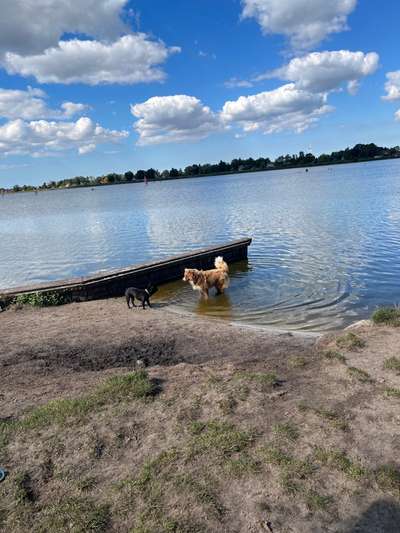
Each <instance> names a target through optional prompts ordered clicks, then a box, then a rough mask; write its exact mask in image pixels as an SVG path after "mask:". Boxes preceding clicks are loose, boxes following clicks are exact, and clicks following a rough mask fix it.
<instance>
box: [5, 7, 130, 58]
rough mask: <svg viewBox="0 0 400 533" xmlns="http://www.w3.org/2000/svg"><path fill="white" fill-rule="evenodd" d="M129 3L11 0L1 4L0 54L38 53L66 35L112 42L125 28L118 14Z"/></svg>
mask: <svg viewBox="0 0 400 533" xmlns="http://www.w3.org/2000/svg"><path fill="white" fill-rule="evenodd" d="M127 2H128V0H79V2H77V1H71V0H11V1H3V2H1V17H0V55H1V53H2V52H15V53H18V54H22V55H28V54H35V53H40V52H43V51H44V50H46V49H47V48H50V47H52V46H56V45H57V44H58V41H59V40H60V38H61V37H62V35H63V34H65V33H71V34H84V35H87V36H94V37H97V38H100V39H115V38H117V37H119V36H120V35H121V34H122V33H126V32H127V31H128V28H127V27H126V26H125V24H124V23H123V22H122V19H121V13H122V10H123V8H124V7H125V5H126V4H127Z"/></svg>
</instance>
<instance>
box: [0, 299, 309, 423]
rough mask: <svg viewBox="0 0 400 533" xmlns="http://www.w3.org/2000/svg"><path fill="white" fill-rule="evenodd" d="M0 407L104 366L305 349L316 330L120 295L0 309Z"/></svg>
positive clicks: (25, 402) (22, 402)
mask: <svg viewBox="0 0 400 533" xmlns="http://www.w3.org/2000/svg"><path fill="white" fill-rule="evenodd" d="M0 330H1V340H2V350H1V353H0V368H1V374H2V377H3V379H4V380H5V382H6V383H12V386H11V387H8V388H5V389H3V390H2V392H1V393H0V410H1V412H3V413H7V414H12V413H15V410H17V411H19V410H20V409H22V408H25V407H27V406H29V405H35V404H37V403H43V402H46V401H48V400H49V399H52V398H54V397H58V396H59V395H60V394H64V393H68V394H71V393H78V392H79V391H80V390H82V389H84V388H85V387H86V386H88V385H89V384H90V383H93V382H96V381H98V380H99V379H101V377H102V376H103V374H104V373H107V371H111V370H112V369H115V368H121V367H125V368H126V367H128V368H129V367H130V368H132V367H133V366H134V365H135V362H136V360H137V359H141V360H143V361H144V362H145V364H146V366H154V365H165V366H171V365H175V364H177V363H182V362H185V363H205V362H212V361H215V362H218V361H222V360H224V361H227V362H228V361H249V362H250V361H255V360H263V359H271V360H274V359H276V358H283V359H285V358H286V357H287V356H288V354H292V353H296V354H300V355H301V354H307V353H310V351H312V349H313V346H314V344H315V342H316V340H317V339H318V338H319V336H318V334H313V333H296V332H286V331H281V330H274V329H272V328H258V327H249V326H241V325H238V324H232V323H229V322H224V321H219V320H209V319H204V318H198V317H196V316H194V315H183V314H181V313H177V312H174V311H170V310H169V309H167V307H166V306H165V305H164V304H162V303H160V304H158V305H157V304H154V306H153V308H152V309H149V310H145V311H143V310H142V309H139V308H138V309H134V310H128V309H127V307H126V304H125V301H124V299H122V298H114V299H108V300H100V301H92V302H83V303H79V304H77V303H75V304H69V305H64V306H60V307H47V308H30V307H28V306H27V307H24V308H22V309H19V310H18V309H15V308H10V309H9V310H7V311H6V312H3V313H1V314H0Z"/></svg>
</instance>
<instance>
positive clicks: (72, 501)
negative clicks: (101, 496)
mask: <svg viewBox="0 0 400 533" xmlns="http://www.w3.org/2000/svg"><path fill="white" fill-rule="evenodd" d="M110 517H111V515H110V509H109V506H108V505H104V504H101V503H99V502H97V501H95V500H94V499H91V498H82V497H67V498H65V499H63V500H62V501H60V502H57V503H55V504H53V505H49V506H47V507H46V508H45V510H44V511H43V513H42V516H41V517H40V518H41V519H39V523H38V524H37V525H36V527H35V531H37V532H38V533H48V532H53V531H54V532H57V533H64V532H65V533H89V532H93V533H103V532H106V531H109V530H110V529H109V526H110Z"/></svg>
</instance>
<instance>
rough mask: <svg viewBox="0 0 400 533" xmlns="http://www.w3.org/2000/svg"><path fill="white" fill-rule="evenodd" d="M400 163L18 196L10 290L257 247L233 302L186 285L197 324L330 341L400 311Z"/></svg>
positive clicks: (183, 296)
mask: <svg viewBox="0 0 400 533" xmlns="http://www.w3.org/2000/svg"><path fill="white" fill-rule="evenodd" d="M399 192H400V161H385V162H374V163H367V164H357V165H339V166H336V167H321V168H311V169H310V170H309V172H308V173H305V172H304V171H302V170H296V169H293V170H288V171H279V172H267V173H257V174H247V175H246V174H245V175H240V176H219V177H210V178H201V179H194V180H179V181H176V182H173V181H169V182H167V183H150V184H149V185H148V186H147V187H145V186H144V185H126V186H114V187H104V188H97V189H95V190H94V191H91V190H90V189H82V190H65V191H51V192H50V191H49V192H43V193H40V194H37V195H34V194H29V193H28V194H20V195H15V196H12V195H9V196H5V197H3V198H2V200H1V202H0V234H1V239H0V287H9V286H12V285H20V284H26V283H31V282H35V281H45V280H48V279H60V278H65V277H70V276H80V275H85V274H88V273H93V272H96V271H99V270H104V269H110V268H115V267H119V266H125V265H129V264H135V263H141V262H144V261H147V260H150V259H153V258H162V257H167V256H170V255H174V254H177V253H183V252H189V251H190V250H193V249H196V248H199V247H203V246H205V245H211V244H218V243H223V242H226V241H228V240H232V239H238V238H241V237H243V236H252V237H253V244H252V246H251V247H250V250H249V262H248V263H246V264H238V265H232V271H231V277H232V282H231V287H230V289H229V290H228V292H227V293H226V297H215V298H214V297H212V298H210V300H209V301H208V302H207V303H206V302H199V300H198V297H199V295H198V293H197V292H196V293H195V292H193V291H192V289H191V288H190V287H189V286H188V285H186V284H184V283H182V282H176V283H173V284H169V285H167V286H165V287H163V288H162V290H161V291H160V295H159V297H158V300H159V301H160V302H162V301H163V302H167V303H170V304H171V305H175V306H178V307H180V308H182V309H183V310H184V311H187V312H197V313H200V314H203V315H204V314H206V315H212V316H218V317H220V318H221V317H222V318H229V319H231V320H243V321H246V322H250V323H255V324H273V325H277V326H280V327H289V328H311V329H327V328H331V327H336V326H342V325H344V324H347V323H349V322H350V321H352V320H354V319H357V318H364V317H365V316H368V315H369V314H370V313H371V311H372V310H373V309H374V308H375V306H376V305H379V304H392V303H398V302H399V301H400V282H399V280H400V261H398V257H399V256H400V194H399Z"/></svg>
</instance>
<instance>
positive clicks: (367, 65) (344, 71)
mask: <svg viewBox="0 0 400 533" xmlns="http://www.w3.org/2000/svg"><path fill="white" fill-rule="evenodd" d="M378 63H379V56H378V54H376V53H375V52H370V53H368V54H364V53H363V52H350V51H349V50H337V51H333V52H329V51H325V52H313V53H311V54H308V55H305V56H303V57H296V58H294V59H292V60H291V61H290V62H289V63H288V64H287V65H285V66H283V67H281V68H279V69H277V70H275V71H273V72H271V73H267V74H266V75H263V76H259V77H258V78H257V79H258V80H260V79H263V78H269V77H278V78H280V79H283V80H287V81H293V82H295V83H296V86H297V87H299V88H301V89H307V90H309V91H313V92H314V91H315V92H325V91H331V90H334V89H338V88H339V87H340V86H341V85H342V84H343V83H347V89H348V91H349V92H350V93H351V94H354V93H355V91H356V90H357V88H358V83H359V80H360V79H361V78H363V77H364V76H368V75H369V74H373V73H374V72H375V71H376V69H377V68H378Z"/></svg>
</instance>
